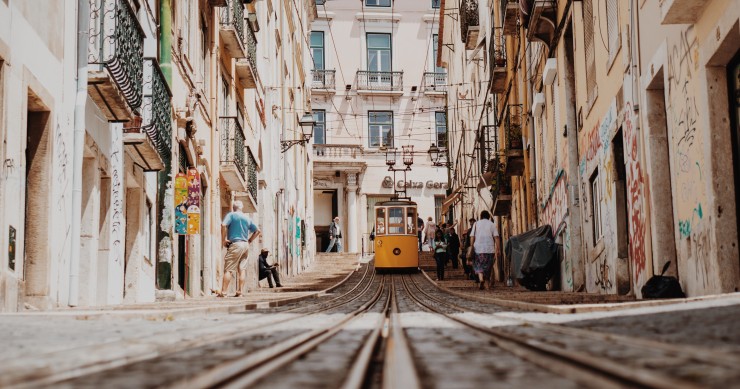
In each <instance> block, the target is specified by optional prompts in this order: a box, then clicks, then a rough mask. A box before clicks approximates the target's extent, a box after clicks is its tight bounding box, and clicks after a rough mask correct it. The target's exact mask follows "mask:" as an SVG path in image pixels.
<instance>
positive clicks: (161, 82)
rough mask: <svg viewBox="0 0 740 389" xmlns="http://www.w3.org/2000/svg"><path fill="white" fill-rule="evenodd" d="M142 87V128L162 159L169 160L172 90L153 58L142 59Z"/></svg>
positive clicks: (170, 151)
mask: <svg viewBox="0 0 740 389" xmlns="http://www.w3.org/2000/svg"><path fill="white" fill-rule="evenodd" d="M143 89H144V98H143V104H142V129H143V130H144V131H146V133H147V135H148V136H149V139H151V140H152V142H153V143H154V146H155V147H156V148H157V150H158V151H159V155H160V156H161V157H162V160H165V161H169V160H170V154H171V153H172V101H171V99H172V92H170V88H169V87H168V86H167V82H166V81H165V79H164V75H163V74H162V70H161V69H160V67H159V63H158V62H157V60H156V59H154V58H147V59H145V60H144V83H143Z"/></svg>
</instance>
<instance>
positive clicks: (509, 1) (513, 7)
mask: <svg viewBox="0 0 740 389" xmlns="http://www.w3.org/2000/svg"><path fill="white" fill-rule="evenodd" d="M500 2H501V25H502V27H503V31H504V35H513V34H514V33H516V28H517V25H516V24H517V21H518V20H519V0H500Z"/></svg>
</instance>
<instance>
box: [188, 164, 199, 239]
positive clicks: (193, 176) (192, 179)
mask: <svg viewBox="0 0 740 389" xmlns="http://www.w3.org/2000/svg"><path fill="white" fill-rule="evenodd" d="M187 211H188V229H187V232H188V235H198V234H199V233H200V174H199V173H198V170H197V169H195V168H190V169H188V209H187Z"/></svg>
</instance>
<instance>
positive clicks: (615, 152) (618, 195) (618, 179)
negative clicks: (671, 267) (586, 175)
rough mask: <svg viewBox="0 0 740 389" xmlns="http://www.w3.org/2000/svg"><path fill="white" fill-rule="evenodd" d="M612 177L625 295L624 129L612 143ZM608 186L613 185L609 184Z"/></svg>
mask: <svg viewBox="0 0 740 389" xmlns="http://www.w3.org/2000/svg"><path fill="white" fill-rule="evenodd" d="M612 161H613V162H612V165H613V167H612V169H613V171H612V177H613V181H614V196H615V202H616V204H615V207H616V213H615V214H616V216H617V231H616V232H617V266H616V269H615V270H616V275H617V277H616V279H617V293H618V294H621V295H625V294H627V293H629V292H630V289H631V282H630V274H631V273H630V262H629V236H630V234H629V223H628V220H629V218H628V214H629V210H628V208H627V198H628V197H627V166H626V165H627V163H629V162H628V161H627V160H626V159H625V154H624V134H623V133H622V128H620V129H619V131H617V133H616V134H615V135H614V140H613V141H612ZM606 184H607V185H612V183H611V182H607V183H606Z"/></svg>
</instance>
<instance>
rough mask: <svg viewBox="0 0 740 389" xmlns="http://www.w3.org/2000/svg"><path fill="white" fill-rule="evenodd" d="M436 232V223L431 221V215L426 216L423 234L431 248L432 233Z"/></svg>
mask: <svg viewBox="0 0 740 389" xmlns="http://www.w3.org/2000/svg"><path fill="white" fill-rule="evenodd" d="M435 232H437V225H436V224H435V223H434V221H432V217H431V216H429V217H428V218H427V225H426V226H425V227H424V236H425V237H426V243H427V245H428V246H429V249H430V250H431V247H432V242H433V241H434V233H435Z"/></svg>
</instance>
